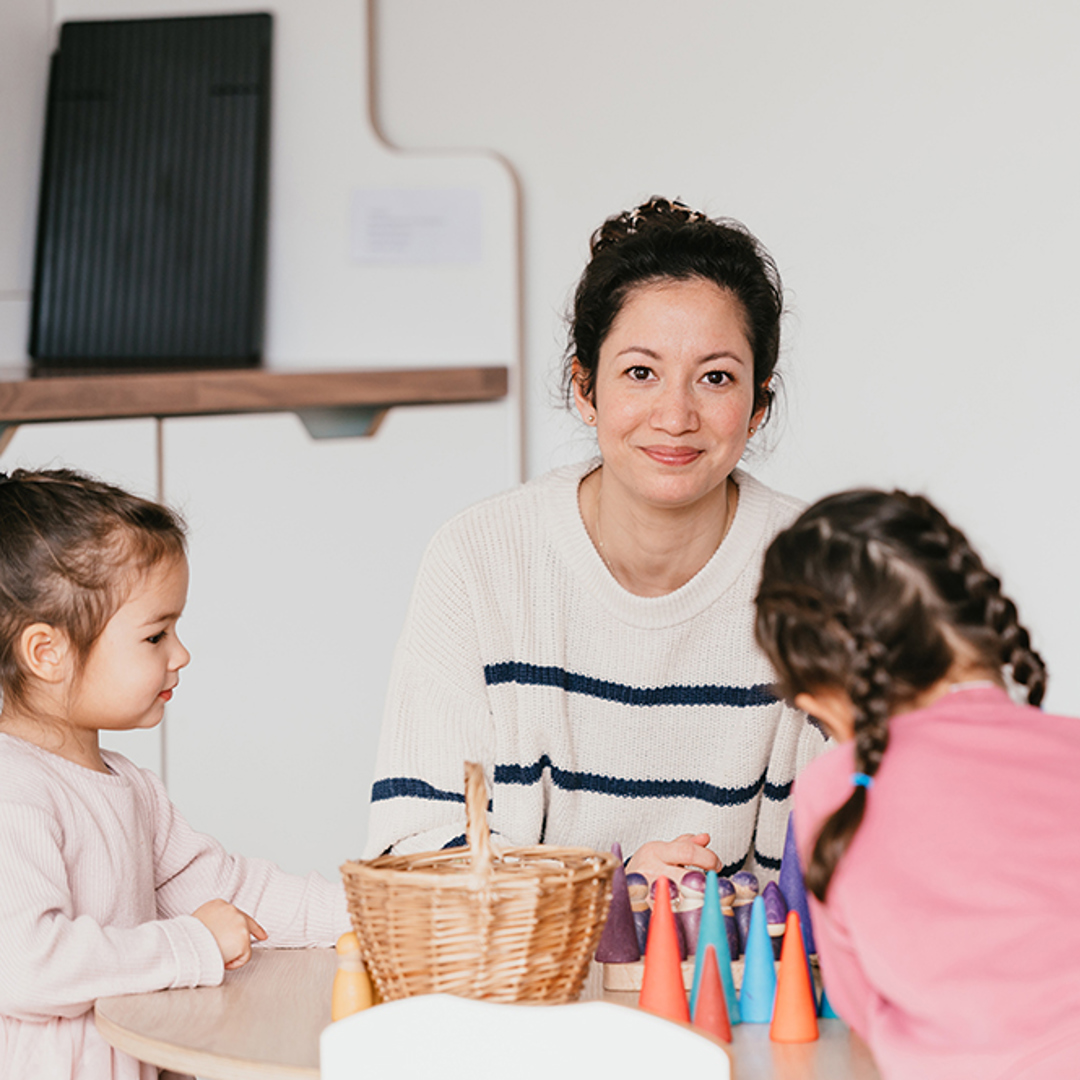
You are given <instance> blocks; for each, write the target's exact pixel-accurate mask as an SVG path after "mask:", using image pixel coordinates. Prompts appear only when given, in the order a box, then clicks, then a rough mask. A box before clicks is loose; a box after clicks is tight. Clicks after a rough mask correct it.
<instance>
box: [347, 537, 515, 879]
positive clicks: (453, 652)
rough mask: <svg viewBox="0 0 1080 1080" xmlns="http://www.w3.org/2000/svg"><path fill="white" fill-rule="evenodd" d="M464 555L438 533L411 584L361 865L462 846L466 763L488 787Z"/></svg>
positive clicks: (488, 744) (488, 733)
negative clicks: (480, 769) (479, 769)
mask: <svg viewBox="0 0 1080 1080" xmlns="http://www.w3.org/2000/svg"><path fill="white" fill-rule="evenodd" d="M467 547H468V545H467V538H465V537H461V538H456V533H455V532H454V531H452V530H450V529H448V528H445V527H444V529H443V530H442V532H440V533H439V534H437V535H436V537H435V539H434V540H433V541H432V543H431V545H430V546H429V548H428V551H427V552H426V554H425V556H424V561H423V564H422V565H421V568H420V572H419V575H418V577H417V582H416V586H415V589H414V591H413V596H412V600H411V602H410V605H409V610H408V613H407V615H406V619H405V628H404V630H403V632H402V635H401V638H400V639H399V641H398V646H397V651H396V652H395V655H394V664H393V668H392V671H391V676H390V685H389V689H388V693H387V703H386V710H385V713H384V715H383V724H382V731H381V734H380V742H379V753H378V757H377V760H376V765H375V783H374V785H373V787H372V791H371V814H370V819H369V820H370V825H369V833H368V843H367V849H366V852H365V854H366V857H367V858H372V857H374V856H376V855H380V854H382V853H383V852H386V851H392V852H394V853H398V854H410V853H414V852H420V851H433V850H437V849H439V848H443V847H447V846H453V844H455V843H463V842H464V841H463V835H464V832H465V798H464V778H465V762H466V761H478V762H480V763H481V764H482V765H483V766H484V771H485V774H486V776H487V780H488V785H489V788H490V786H491V784H492V779H493V777H492V771H493V768H494V758H495V749H494V745H495V740H494V728H493V721H492V715H491V708H490V705H489V702H488V696H487V686H486V683H485V680H484V667H483V661H482V659H481V650H480V646H479V632H478V627H477V625H476V615H475V610H476V605H475V597H474V595H473V593H474V590H475V589H476V588H477V587H478V586H477V585H476V583H475V582H474V581H471V580H470V575H469V574H468V573H467V571H466V569H465V567H466V565H467V562H468V552H467ZM463 548H464V549H465V550H462V549H463ZM473 576H475V575H473Z"/></svg>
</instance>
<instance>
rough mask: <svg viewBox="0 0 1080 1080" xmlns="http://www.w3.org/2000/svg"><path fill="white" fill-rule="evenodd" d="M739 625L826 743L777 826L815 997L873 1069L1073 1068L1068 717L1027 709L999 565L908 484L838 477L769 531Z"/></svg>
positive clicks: (1072, 810) (1079, 880)
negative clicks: (869, 484)
mask: <svg viewBox="0 0 1080 1080" xmlns="http://www.w3.org/2000/svg"><path fill="white" fill-rule="evenodd" d="M757 636H758V641H759V642H760V644H761V646H762V647H763V649H764V650H765V651H766V653H767V654H768V655H769V657H770V659H771V660H772V661H773V664H774V666H775V667H776V670H777V672H778V673H779V681H780V689H781V690H782V692H783V693H784V694H785V695H786V696H787V697H788V698H789V699H791V700H792V701H793V702H794V703H795V704H796V705H797V706H799V707H800V708H802V709H805V710H806V711H807V712H808V713H809V714H810V715H811V716H814V717H816V718H817V719H818V720H820V721H822V722H823V723H824V724H825V725H826V726H827V727H828V728H829V729H830V731H831V732H832V734H833V735H834V736H835V737H836V739H837V740H838V741H839V742H840V744H841V745H839V746H837V747H836V748H835V749H834V750H832V751H830V752H829V753H827V754H825V755H824V756H822V757H820V758H818V759H817V760H816V761H815V762H813V763H812V764H811V765H810V766H808V767H807V769H806V770H805V771H804V772H803V773H802V775H801V776H800V777H799V778H798V780H797V781H796V783H795V799H794V805H795V808H794V823H795V834H796V842H797V846H798V848H799V854H800V857H801V861H802V865H803V866H804V867H805V868H806V882H807V886H808V889H809V891H810V893H811V900H810V903H811V911H812V914H813V919H814V937H815V939H816V941H817V947H818V952H819V955H820V959H821V970H822V976H823V979H824V982H825V987H826V990H827V992H828V995H829V1000H830V1001H831V1003H832V1005H833V1007H834V1008H835V1009H836V1011H837V1012H838V1013H839V1014H840V1015H841V1016H842V1017H843V1018H844V1019H845V1020H847V1021H848V1023H849V1024H850V1025H851V1026H852V1027H853V1028H854V1029H855V1030H856V1031H857V1032H858V1033H859V1034H860V1035H862V1036H863V1037H864V1038H865V1039H866V1040H867V1042H868V1043H869V1045H870V1048H871V1050H872V1051H873V1054H874V1057H875V1059H876V1061H877V1063H878V1067H879V1069H880V1070H881V1074H882V1077H883V1078H885V1080H901V1078H904V1080H906V1078H912V1080H969V1078H970V1080H975V1078H978V1080H998V1078H1001V1080H1005V1078H1008V1080H1021V1078H1026V1080H1027V1078H1035V1077H1038V1078H1046V1080H1051V1078H1053V1080H1064V1078H1067V1077H1076V1076H1080V915H1078V909H1077V903H1076V901H1077V897H1078V896H1080V721H1077V720H1075V719H1072V718H1069V717H1062V716H1052V715H1048V714H1046V713H1043V712H1041V711H1040V710H1039V709H1038V707H1037V706H1038V705H1039V702H1040V701H1041V700H1042V696H1043V692H1044V690H1045V686H1046V672H1045V668H1044V666H1043V663H1042V660H1041V659H1040V657H1039V655H1038V654H1037V653H1036V652H1035V651H1034V650H1033V649H1032V647H1031V644H1030V640H1029V636H1028V633H1027V631H1026V630H1025V629H1024V628H1023V626H1022V625H1021V624H1020V623H1019V621H1018V619H1017V613H1016V608H1015V606H1014V605H1013V603H1012V601H1010V600H1009V599H1008V598H1006V597H1005V596H1004V595H1003V594H1002V592H1001V588H1000V582H999V580H998V579H997V578H996V577H994V576H993V575H992V574H991V573H989V572H988V571H987V570H986V568H985V567H984V565H983V563H982V561H981V560H980V558H979V556H978V555H977V554H976V553H975V552H974V551H973V550H972V548H971V546H970V544H969V543H968V541H967V540H966V539H965V537H964V536H963V534H962V533H960V532H959V531H958V530H957V529H956V528H954V527H953V526H952V525H950V524H949V522H948V521H947V520H946V519H945V518H944V517H943V516H942V514H941V513H940V512H939V511H937V510H936V509H935V508H934V507H933V506H932V505H931V504H930V503H929V502H927V500H925V499H923V498H920V497H917V496H911V495H907V494H904V493H903V492H893V493H891V494H886V493H884V492H877V491H853V492H845V493H843V494H840V495H835V496H832V497H830V498H827V499H824V500H822V501H821V502H819V503H817V504H816V505H814V506H812V507H810V508H809V509H808V510H806V511H804V512H803V514H802V515H801V516H800V517H799V518H798V519H797V520H796V521H795V523H794V524H793V525H791V526H790V527H789V528H788V529H787V530H785V531H784V532H783V533H781V534H779V535H778V536H777V537H776V539H775V540H774V541H773V543H772V545H771V546H770V548H769V550H768V552H767V554H766V556H765V563H764V568H763V574H762V580H761V585H760V589H759V592H758V596H757ZM1007 681H1008V682H1009V683H1011V684H1012V685H1013V686H1014V687H1016V688H1017V690H1019V689H1020V688H1023V689H1024V690H1025V691H1026V697H1027V701H1028V704H1027V705H1019V704H1015V703H1014V702H1013V701H1012V700H1011V698H1010V696H1009V694H1008V693H1007V692H1006V685H1007Z"/></svg>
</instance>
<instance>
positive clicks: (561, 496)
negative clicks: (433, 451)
mask: <svg viewBox="0 0 1080 1080" xmlns="http://www.w3.org/2000/svg"><path fill="white" fill-rule="evenodd" d="M781 310H782V293H781V288H780V280H779V275H778V274H777V271H776V268H775V265H774V264H773V262H772V260H771V258H770V257H769V256H768V254H767V253H766V252H765V251H764V250H763V249H762V248H761V246H760V244H758V242H757V241H756V240H755V239H754V237H753V236H751V235H750V234H749V233H748V232H747V231H746V230H745V229H744V228H743V227H742V226H740V225H738V224H737V223H732V222H721V221H713V220H710V219H709V218H707V217H705V216H704V215H703V214H700V213H697V212H695V211H692V210H690V209H689V208H687V207H685V206H683V205H682V204H680V203H677V202H670V201H668V200H666V199H660V198H654V199H652V200H650V201H649V202H648V203H645V204H644V205H642V206H640V207H638V208H636V209H635V210H633V211H630V212H627V213H623V214H620V215H617V216H616V217H613V218H610V219H608V221H606V222H605V223H604V225H603V226H602V227H601V228H600V229H599V230H598V231H597V232H596V234H595V235H594V236H593V239H592V245H591V259H590V262H589V265H588V266H587V268H586V270H585V272H584V274H583V276H582V279H581V281H580V283H579V284H578V288H577V292H576V295H575V301H574V311H573V317H572V322H571V331H570V343H569V347H568V350H567V355H568V359H567V364H566V378H567V383H568V391H569V396H570V397H571V399H572V401H573V404H574V406H575V407H576V408H577V410H578V412H579V413H580V414H581V417H582V419H583V420H584V422H585V423H586V424H588V425H590V426H592V427H595V428H596V434H597V441H598V444H599V451H600V456H599V458H598V459H596V460H593V461H590V462H587V463H584V464H581V465H575V466H570V467H567V468H562V469H556V470H555V471H554V472H552V473H549V474H547V475H546V476H543V477H540V478H539V479H537V480H534V481H532V482H531V483H528V484H525V485H524V486H523V487H521V488H519V489H517V490H514V491H511V492H509V493H507V494H503V495H499V496H496V497H494V498H492V499H488V500H487V501H485V502H483V503H480V504H479V505H478V506H475V507H473V508H472V509H470V510H467V511H465V512H464V513H463V514H460V515H458V516H457V517H456V518H454V519H453V520H452V521H450V522H449V523H448V524H447V525H445V526H444V527H443V528H442V529H441V530H440V532H439V533H438V534H437V535H436V536H435V538H434V540H433V541H432V543H431V545H430V547H429V548H428V551H427V553H426V555H425V558H424V562H423V565H422V567H421V570H420V574H419V578H418V581H417V585H416V590H415V593H414V595H413V599H412V603H411V605H410V608H409V613H408V617H407V621H406V626H405V630H404V632H403V634H402V638H401V640H400V642H399V645H398V651H397V654H396V657H395V662H394V670H393V673H392V677H391V685H390V690H389V697H388V704H387V711H386V716H385V721H384V727H383V732H382V741H381V746H380V751H379V757H378V762H377V765H376V780H375V784H374V787H373V789H372V810H371V833H370V837H369V843H368V854H369V855H374V854H378V853H379V852H382V851H385V850H393V851H396V852H402V853H407V852H415V851H422V850H430V849H433V848H438V847H441V846H449V845H454V844H458V843H462V842H463V838H462V833H463V823H464V806H463V797H462V795H461V794H460V792H461V788H462V775H463V772H462V763H463V761H465V760H476V761H480V762H483V764H484V767H485V770H486V772H487V776H488V783H489V786H490V788H491V791H492V793H493V794H492V814H491V820H492V828H493V830H494V831H495V832H496V833H497V834H499V836H500V837H501V839H502V840H503V841H504V842H505V843H508V844H535V843H549V844H560V845H563V844H565V845H581V846H586V847H594V848H598V849H607V848H609V847H610V846H611V845H612V844H613V843H614V842H616V841H618V842H620V843H621V844H622V846H623V849H624V850H625V851H627V852H633V853H635V854H634V856H633V858H632V859H631V866H632V868H633V869H636V870H640V871H641V872H643V873H646V874H649V875H655V874H657V873H667V874H668V875H669V876H671V875H674V876H675V877H678V876H679V873H680V871H679V870H678V869H677V868H679V867H682V866H697V867H701V868H703V869H706V870H709V869H718V870H719V869H722V870H723V871H725V872H732V871H734V870H736V869H739V868H741V867H746V868H747V869H751V870H756V871H766V872H768V871H776V870H778V869H779V865H780V856H781V853H782V850H783V841H784V831H785V825H786V821H787V809H788V798H789V795H790V789H791V783H792V780H793V779H794V776H795V772H796V770H797V769H798V768H799V767H800V766H801V765H802V764H803V763H805V762H806V761H808V760H809V759H810V758H811V757H813V756H814V755H815V754H816V753H817V752H818V751H819V750H821V749H822V747H823V746H824V742H825V740H824V736H823V735H822V734H821V733H820V732H819V731H818V730H817V729H816V728H815V727H813V726H811V725H809V724H808V723H807V722H806V720H805V717H804V716H803V714H801V713H799V712H797V711H795V710H792V709H789V708H788V707H786V706H785V705H784V704H783V703H781V702H780V701H779V700H777V699H776V698H775V696H774V695H773V694H772V693H771V691H770V689H769V684H770V683H771V681H772V677H773V675H772V671H771V669H770V668H769V665H768V663H767V661H766V660H765V659H764V657H763V656H762V655H761V653H760V652H759V651H758V649H757V647H756V646H755V644H754V638H753V597H754V592H755V589H756V586H757V580H758V573H759V566H760V563H761V557H762V555H763V553H764V550H765V547H766V545H767V544H768V542H769V541H770V540H771V539H772V537H773V536H774V535H775V533H776V532H778V531H779V530H780V529H781V528H782V527H783V526H785V525H787V524H788V523H789V522H790V520H791V519H792V518H793V517H794V516H795V514H796V512H797V511H798V508H799V507H798V505H797V504H796V503H795V502H794V501H793V500H791V499H788V498H786V497H784V496H781V495H777V494H776V493H774V492H772V491H770V490H769V489H768V488H766V487H764V486H763V485H762V484H760V483H758V482H757V481H755V480H754V479H753V478H752V477H750V476H749V475H747V474H746V473H743V472H741V471H739V470H738V469H737V468H736V466H737V464H738V462H739V460H740V459H741V457H742V454H743V451H744V450H745V448H746V443H747V440H748V439H749V438H751V437H752V436H753V435H754V434H755V432H756V431H757V429H758V428H759V427H760V425H761V424H762V423H764V421H765V419H766V417H767V416H768V413H769V407H770V405H771V402H772V396H773V395H772V391H771V389H770V384H771V380H772V378H773V371H774V368H775V366H776V359H777V353H778V350H779V340H780V315H781ZM671 838H675V839H674V840H673V839H671Z"/></svg>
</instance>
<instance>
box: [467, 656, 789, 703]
mask: <svg viewBox="0 0 1080 1080" xmlns="http://www.w3.org/2000/svg"><path fill="white" fill-rule="evenodd" d="M484 679H485V681H486V682H487V684H488V686H499V685H501V684H503V683H517V684H518V685H519V686H553V687H556V688H558V689H560V690H565V691H566V692H567V693H568V694H585V695H587V696H588V697H595V698H601V699H602V700H604V701H618V702H622V704H624V705H643V706H644V705H728V706H733V707H735V708H750V707H752V706H754V705H772V704H774V703H775V702H776V700H777V698H776V695H775V694H773V692H772V688H771V687H770V686H767V685H765V684H759V685H755V686H708V685H705V686H651V687H639V686H626V685H625V684H623V683H615V682H607V681H605V680H604V679H592V678H589V677H588V676H587V675H578V674H575V673H574V672H572V671H567V670H566V669H565V668H561V667H541V666H540V665H538V664H524V663H521V662H519V661H516V660H509V661H507V662H505V663H502V664H486V665H485V666H484Z"/></svg>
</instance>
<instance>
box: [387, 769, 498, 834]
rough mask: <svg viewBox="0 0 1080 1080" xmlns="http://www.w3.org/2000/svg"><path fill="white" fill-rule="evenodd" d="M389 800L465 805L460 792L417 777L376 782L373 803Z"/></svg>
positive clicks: (398, 777) (489, 808)
mask: <svg viewBox="0 0 1080 1080" xmlns="http://www.w3.org/2000/svg"><path fill="white" fill-rule="evenodd" d="M387 799H427V800H428V801H429V802H459V803H463V802H464V801H465V796H464V795H463V794H462V792H460V791H443V790H442V788H437V787H432V786H431V784H429V783H428V782H427V781H426V780H419V779H417V778H416V777H415V776H388V777H387V778H386V779H385V780H376V781H375V783H374V784H372V785H371V801H372V802H385V801H386V800H387ZM487 808H488V810H489V811H490V810H491V800H490V799H488V805H487ZM462 843H464V841H462ZM450 846H451V847H452V846H453V845H452V844H451V845H450Z"/></svg>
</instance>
